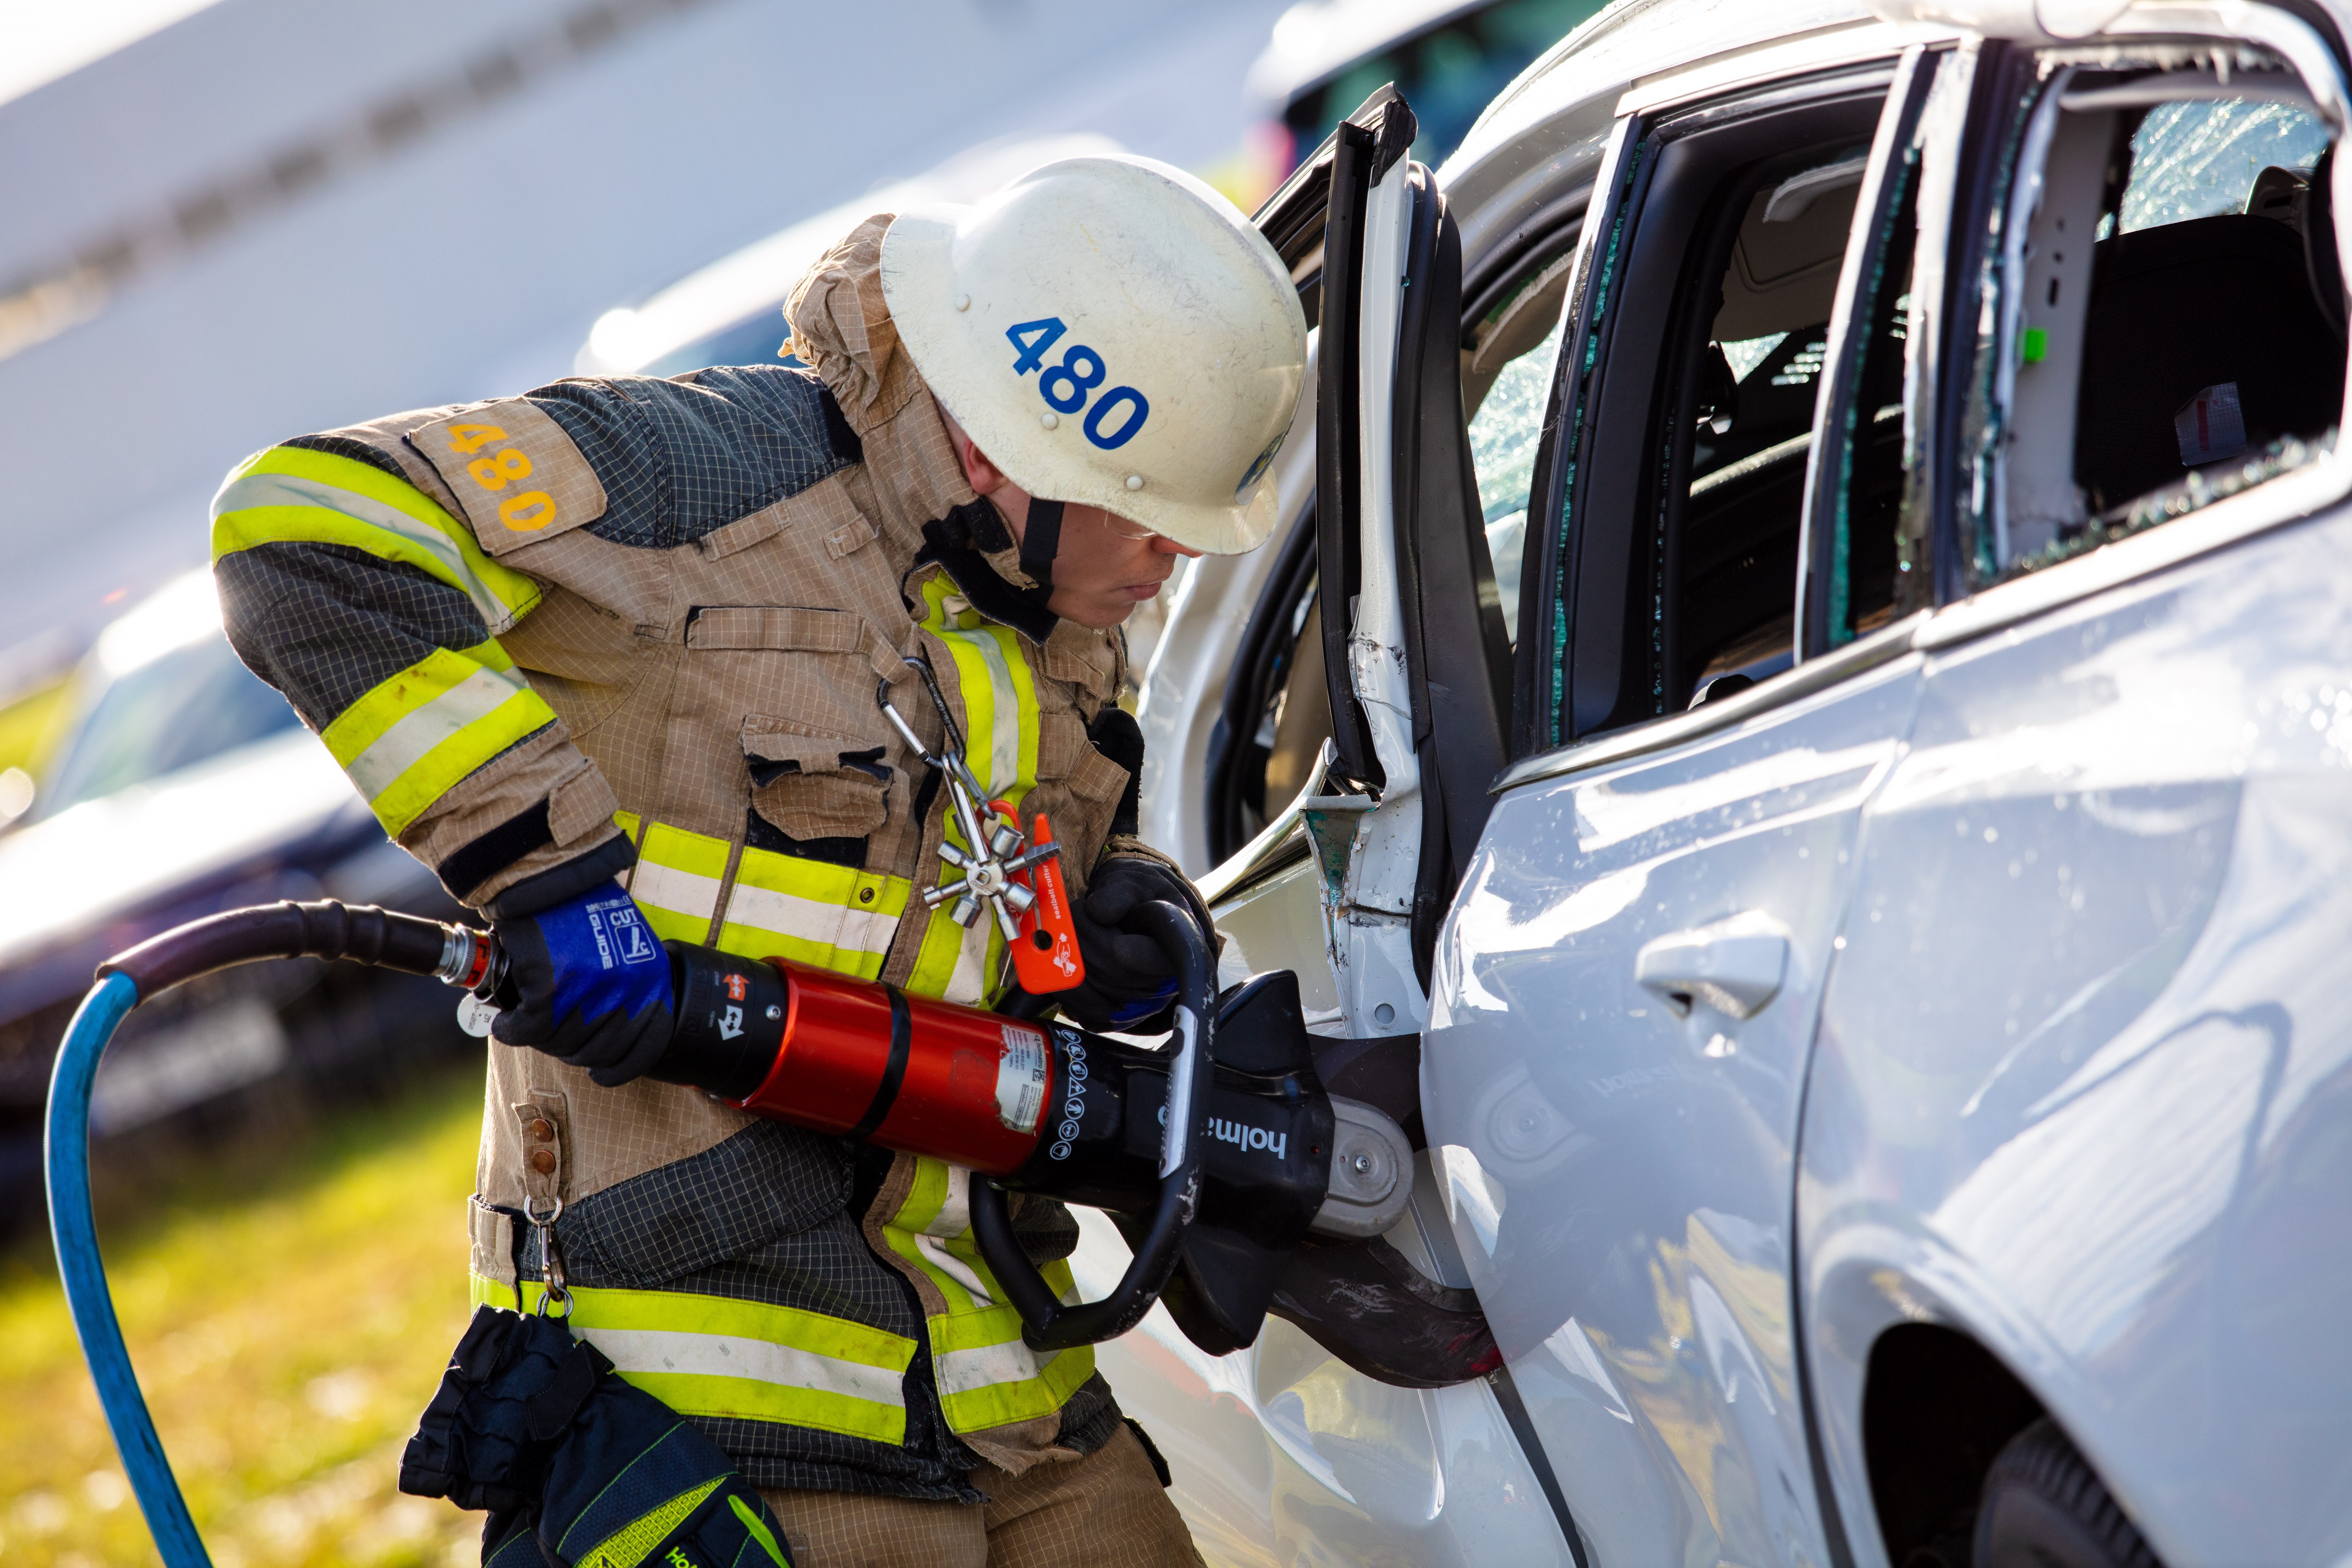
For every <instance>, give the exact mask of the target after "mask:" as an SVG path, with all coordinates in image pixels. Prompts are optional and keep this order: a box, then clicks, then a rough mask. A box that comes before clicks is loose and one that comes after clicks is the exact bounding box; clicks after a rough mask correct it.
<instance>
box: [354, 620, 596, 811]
mask: <svg viewBox="0 0 2352 1568" xmlns="http://www.w3.org/2000/svg"><path fill="white" fill-rule="evenodd" d="M554 721H555V710H553V709H551V708H550V707H549V706H548V705H547V703H546V701H545V700H543V699H542V698H541V696H540V695H539V693H537V692H535V691H533V690H532V689H530V684H529V683H528V682H526V681H525V680H524V679H523V678H522V677H521V675H520V674H519V673H517V672H516V670H515V668H514V661H513V660H511V659H509V658H508V657H507V656H506V653H505V651H504V650H503V649H501V648H500V647H499V646H498V644H496V643H495V642H486V643H482V644H480V645H478V646H477V647H471V648H468V649H467V650H466V651H465V652H464V653H452V652H450V651H449V650H448V649H446V648H436V649H434V650H433V652H432V653H430V654H429V655H427V656H426V657H425V658H424V659H423V660H422V661H420V662H418V663H416V664H414V665H411V666H410V667H409V668H406V669H404V670H402V671H401V672H400V673H399V674H398V675H395V676H394V677H393V678H392V679H389V680H386V681H383V682H382V683H381V684H379V685H378V686H376V687H375V688H374V689H373V690H370V691H369V692H367V693H366V694H365V695H364V696H362V697H361V698H360V699H359V700H358V701H356V702H353V703H352V705H351V706H350V707H348V708H346V709H344V710H342V712H341V713H340V714H337V715H336V717H335V720H334V721H333V722H332V723H331V724H329V725H328V726H327V727H326V729H325V730H324V731H320V739H322V740H324V741H325V742H327V749H328V750H329V751H330V752H333V753H334V757H335V761H336V762H337V763H341V765H342V769H343V771H344V772H345V773H348V774H350V775H351V779H352V784H355V785H357V786H358V788H359V792H360V794H361V795H362V797H364V798H365V799H366V801H367V803H368V805H369V806H370V807H371V808H373V810H374V812H375V815H376V820H377V821H379V822H381V823H383V829H384V831H385V832H386V833H389V834H391V835H392V836H394V837H399V836H400V834H401V833H402V832H403V831H404V830H405V829H406V828H407V826H408V825H409V824H410V823H412V822H414V821H415V820H416V818H417V816H418V815H419V814H420V813H422V812H423V811H424V810H425V807H427V806H429V805H432V804H433V803H434V802H435V801H436V800H438V799H440V798H441V796H442V795H445V794H446V793H447V792H448V790H449V789H450V787H451V786H452V785H454V784H457V781H458V780H460V779H462V778H464V777H465V776H466V775H467V773H472V772H473V771H474V770H475V769H476V768H478V767H480V766H481V765H482V764H483V763H487V762H488V761H489V760H490V759H491V758H492V757H495V756H497V755H498V754H499V752H503V751H505V750H506V749H507V748H508V747H509V746H511V745H513V744H514V743H515V742H518V741H520V740H521V739H522V738H523V737H524V736H526V735H529V734H530V733H531V732H532V731H536V730H539V729H541V728H544V727H545V726H547V725H549V724H551V723H553V722H554Z"/></svg>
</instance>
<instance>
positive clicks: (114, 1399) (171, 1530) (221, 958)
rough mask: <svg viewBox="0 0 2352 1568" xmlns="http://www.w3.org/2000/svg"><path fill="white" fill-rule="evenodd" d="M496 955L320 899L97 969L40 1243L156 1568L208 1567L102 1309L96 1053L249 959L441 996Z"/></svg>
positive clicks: (468, 941)
mask: <svg viewBox="0 0 2352 1568" xmlns="http://www.w3.org/2000/svg"><path fill="white" fill-rule="evenodd" d="M494 952H495V950H494V948H493V947H492V946H491V944H489V943H488V942H486V941H484V940H483V939H482V937H481V936H480V935H479V934H478V933H477V932H474V931H467V929H466V928H465V927H463V926H454V925H443V924H442V923H440V922H439V921H428V920H421V919H419V918H417V917H416V916H415V915H403V914H394V913H393V912H391V911H390V910H379V909H373V908H367V907H361V908H357V909H352V908H346V907H345V906H343V905H341V904H339V903H334V902H331V901H328V902H321V903H314V904H295V903H281V904H267V905H261V906H258V907H257V908H254V909H248V910H230V911H229V912H228V913H226V914H220V915H215V916H213V917H211V918H210V919H208V920H202V921H194V922H193V923H191V924H188V925H184V926H181V927H179V928H178V929H176V930H173V931H166V932H164V933H163V935H162V936H159V937H156V938H154V939H153V940H152V941H150V942H142V943H140V944H139V945H138V946H137V947H134V948H132V949H131V950H130V951H129V952H123V953H120V954H118V955H116V956H115V957H113V958H110V959H109V960H107V962H106V963H102V964H100V965H99V969H98V974H99V979H98V984H96V985H94V986H92V987H91V988H90V991H89V994H88V995H87V996H85V997H83V998H82V1003H81V1006H80V1007H79V1009H77V1010H76V1011H75V1013H74V1016H73V1022H72V1023H71V1024H70V1025H68V1026H67V1028H66V1037H65V1041H64V1043H63V1044H62V1045H61V1046H59V1047H58V1060H57V1066H56V1067H55V1068H54V1069H52V1071H51V1073H50V1076H49V1107H48V1122H47V1129H46V1132H45V1137H44V1149H43V1153H44V1158H45V1160H46V1162H47V1175H48V1188H49V1234H50V1236H51V1237H52V1239H54V1240H55V1242H56V1244H57V1249H58V1278H59V1279H60V1280H61V1281H62V1282H63V1283H64V1286H65V1292H66V1306H67V1310H68V1311H70V1312H71V1313H72V1315H73V1324H74V1332H75V1334H76V1335H78V1336H79V1338H80V1340H81V1351H82V1356H83V1359H84V1360H86V1361H88V1362H89V1373H90V1379H91V1381H92V1382H94V1383H95V1384H97V1385H98V1399H99V1404H100V1406H101V1407H102V1408H104V1410H105V1412H106V1424H107V1426H108V1427H109V1428H110V1430H111V1431H112V1432H113V1434H114V1446H115V1447H116V1448H117V1449H118V1450H119V1451H120V1452H121V1455H122V1468H123V1471H124V1473H125V1474H126V1475H127V1476H128V1477H129V1478H130V1480H131V1492H132V1494H133V1495H134V1496H136V1497H137V1498H138V1499H139V1508H140V1511H142V1513H144V1514H145V1515H146V1516H147V1528H148V1530H149V1531H151V1532H152V1533H153V1535H154V1537H155V1545H156V1547H157V1549H158V1550H159V1551H160V1552H162V1553H163V1562H164V1564H165V1568H211V1564H212V1559H211V1557H210V1556H208V1555H207V1554H206V1553H205V1543H204V1542H203V1540H202V1539H201V1538H199V1537H198V1536H197V1534H196V1525H195V1521H194V1519H192V1518H191V1517H190V1516H189V1513H188V1504H187V1500H186V1499H185V1498H184V1497H182V1496H181V1494H180V1483H179V1481H178V1479H176V1478H175V1477H174V1476H173V1474H172V1465H171V1461H170V1460H168V1459H167V1458H164V1456H163V1442H162V1440H161V1439H160V1438H158V1437H157V1436H156V1435H155V1421H154V1417H153V1416H152V1415H150V1414H149V1413H148V1409H147V1400H146V1397H145V1395H143V1394H142V1393H141V1392H140V1390H139V1377H138V1374H137V1373H135V1372H133V1371H132V1370H131V1352H130V1349H129V1347H128V1346H126V1345H125V1344H124V1343H123V1341H122V1325H121V1322H120V1321H117V1320H116V1318H115V1315H114V1297H113V1294H112V1292H110V1290H109V1289H107V1284H106V1264H105V1261H104V1259H103V1258H101V1257H100V1253H99V1249H98V1224H97V1220H96V1217H95V1215H93V1213H92V1211H91V1207H90V1194H89V1098H90V1089H91V1087H92V1086H93V1085H94V1084H95V1083H96V1082H97V1079H98V1063H99V1058H100V1057H101V1056H103V1055H104V1054H105V1052H106V1044H107V1042H108V1041H109V1040H110V1039H111V1038H113V1037H114V1031H115V1028H116V1026H119V1025H120V1024H121V1022H122V1020H123V1018H124V1017H125V1016H128V1015H129V1014H130V1012H131V1009H132V1008H133V1007H136V1006H137V1005H139V1004H140V1003H142V1002H145V1001H150V1000H152V999H153V998H154V997H155V996H157V995H159V994H162V993H163V991H165V990H167V989H168V988H170V987H171V986H173V985H176V984H179V983H180V982H181V981H183V980H192V979H194V978H195V977H196V976H197V975H200V974H210V973H213V972H214V971H215V970H219V969H226V968H228V967H229V966H230V965H232V964H237V963H250V962H252V961H253V960H255V959H262V958H327V959H335V958H351V959H356V960H358V961H359V962H361V963H372V964H375V965H377V966H378V967H380V968H384V969H397V970H403V971H405V972H406V973H411V974H430V975H435V976H436V977H438V978H440V979H442V980H446V981H448V982H450V983H451V984H478V983H480V982H481V981H482V980H483V979H484V978H485V977H486V976H487V974H488V970H489V969H490V967H491V964H492V959H493V954H494ZM488 978H491V979H493V980H495V978H496V977H495V976H488Z"/></svg>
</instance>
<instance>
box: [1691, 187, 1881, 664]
mask: <svg viewBox="0 0 2352 1568" xmlns="http://www.w3.org/2000/svg"><path fill="white" fill-rule="evenodd" d="M1865 152H1866V149H1864V148H1863V147H1859V146H1856V145H1853V144H1852V143H1836V144H1829V145H1822V146H1816V147H1812V148H1809V149H1806V150H1804V151H1802V152H1800V153H1792V154H1790V155H1787V156H1783V157H1780V158H1777V159H1774V160H1771V161H1770V162H1769V163H1765V164H1763V165H1760V166H1758V167H1755V168H1752V169H1751V170H1749V171H1748V173H1747V174H1745V175H1743V176H1742V177H1740V178H1739V179H1738V180H1736V181H1735V182H1733V183H1732V184H1730V185H1729V186H1728V187H1727V189H1726V190H1725V192H1724V195H1723V203H1722V211H1721V216H1719V217H1718V219H1717V221H1718V223H1731V222H1735V221H1736V224H1737V226H1736V229H1735V230H1734V232H1733V233H1732V235H1731V237H1730V244H1729V253H1728V258H1727V260H1726V261H1725V262H1724V263H1723V264H1722V265H1721V267H1720V269H1719V270H1714V269H1713V268H1712V266H1711V265H1710V262H1709V261H1708V260H1706V259H1703V260H1701V261H1700V262H1699V265H1701V266H1706V267H1708V268H1709V270H1710V271H1712V272H1713V276H1712V277H1711V278H1710V279H1709V282H1710V283H1711V284H1712V289H1713V292H1712V294H1711V295H1709V294H1708V293H1706V292H1705V290H1704V287H1702V289H1700V290H1699V291H1698V292H1697V293H1696V298H1695V299H1694V300H1693V308H1692V309H1691V310H1687V311H1685V315H1684V318H1683V319H1684V320H1685V321H1687V322H1689V323H1690V325H1689V326H1687V327H1686V328H1685V331H1686V332H1690V333H1694V334H1695V333H1697V332H1700V331H1704V333H1705V334H1706V336H1705V339H1704V341H1703V342H1701V343H1699V344H1698V345H1697V350H1696V370H1695V373H1693V374H1687V375H1686V376H1685V379H1684V382H1683V384H1682V385H1681V388H1680V395H1679V400H1678V402H1677V404H1676V407H1675V415H1674V416H1673V419H1672V422H1671V425H1670V426H1669V433H1670V435H1671V437H1672V441H1673V443H1674V451H1673V453H1672V454H1671V455H1670V457H1669V461H1670V462H1671V463H1672V464H1673V468H1672V469H1671V470H1670V472H1672V473H1673V474H1675V476H1677V477H1676V478H1675V479H1669V480H1668V483H1669V485H1671V486H1673V487H1674V488H1675V489H1679V490H1680V492H1681V494H1680V498H1679V499H1680V502H1681V504H1680V505H1679V507H1677V506H1675V505H1673V504H1662V505H1661V508H1660V519H1661V524H1662V527H1663V528H1664V529H1665V530H1667V531H1670V532H1671V535H1672V536H1671V537H1668V538H1665V539H1664V540H1662V541H1661V545H1662V548H1661V549H1660V550H1659V552H1658V555H1659V558H1660V561H1661V566H1660V573H1661V577H1662V580H1663V582H1664V584H1667V586H1668V591H1667V592H1665V593H1662V594H1661V595H1660V597H1659V606H1660V614H1661V615H1665V616H1671V621H1670V622H1669V626H1668V628H1667V629H1668V630H1669V631H1670V633H1671V635H1668V636H1662V637H1660V638H1659V642H1660V646H1661V650H1662V653H1665V654H1666V655H1667V657H1666V658H1664V663H1665V664H1666V665H1667V667H1668V668H1665V669H1664V672H1663V680H1662V685H1663V688H1664V695H1665V697H1666V702H1667V705H1668V706H1671V707H1673V708H1681V707H1685V706H1688V705H1690V704H1691V703H1692V702H1694V701H1696V700H1700V699H1701V698H1703V697H1704V696H1706V695H1708V694H1711V693H1712V694H1717V695H1720V694H1721V693H1722V692H1725V691H1728V690H1730V689H1736V688H1737V687H1740V686H1745V685H1748V684H1750V683H1752V682H1754V681H1757V680H1761V679H1765V678H1766V677H1768V676H1771V675H1775V674H1778V673H1779V672H1780V671H1781V670H1783V669H1786V668H1789V666H1790V663H1791V662H1792V658H1793V655H1794V646H1793V637H1794V629H1795V612H1796V598H1795V584H1796V563H1797V547H1798V538H1799V521H1800V513H1801V508H1802V503H1803V500H1804V486H1805V467H1806V460H1807V458H1808V457H1809V455H1810V454H1811V449H1812V445H1813V438H1814V432H1813V416H1814V407H1815V403H1816V400H1817V394H1818V392H1819V384H1820V381H1821V376H1822V364H1823V360H1824V356H1825V355H1826V354H1827V353H1828V348H1829V320H1830V311H1831V306H1832V302H1833V300H1834V298H1835V295H1836V291H1837V279H1838V272H1839V269H1840V267H1841V266H1842V264H1843V260H1844V256H1845V247H1846V238H1847V234H1848V231H1849V229H1850V228H1851V227H1852V226H1853V210H1854V199H1855V196H1856V194H1857V192H1858V190H1859V188H1860V186H1861V184H1862V177H1863V174H1864V169H1865V167H1866V164H1867V158H1866V156H1865ZM1716 243H1717V245H1718V246H1719V245H1720V244H1721V243H1722V242H1721V240H1720V239H1718V240H1717V242H1716ZM1693 253H1694V256H1695V257H1700V258H1709V257H1711V255H1712V254H1715V253H1714V252H1711V251H1710V247H1707V246H1706V245H1705V244H1704V243H1701V244H1698V245H1696V246H1695V247H1694V251H1693ZM1895 330H1896V331H1899V328H1897V329H1895ZM1897 341H1898V343H1899V338H1898V340H1897ZM1670 353H1689V350H1688V348H1687V347H1686V346H1682V345H1677V347H1676V348H1675V349H1674V350H1670ZM1900 384H1901V368H1900V350H1899V347H1898V349H1897V351H1896V370H1895V396H1881V397H1879V399H1878V401H1879V402H1882V403H1894V402H1896V401H1898V399H1899V392H1900ZM1879 390H1880V391H1882V392H1883V391H1884V390H1885V389H1884V388H1881V389H1879ZM1872 407H1873V409H1874V410H1875V407H1876V405H1875V404H1874V405H1872ZM1874 436H1877V437H1885V438H1892V439H1899V437H1900V430H1899V422H1898V421H1894V420H1889V421H1886V422H1885V425H1884V427H1883V428H1878V427H1875V426H1874ZM1866 445H1870V443H1866ZM1872 449H1873V450H1874V449H1875V447H1874V445H1873V447H1872ZM1677 521H1678V522H1679V528H1678V529H1677V528H1676V527H1675V525H1676V523H1677ZM1890 522H1891V514H1890ZM1885 535H1886V546H1887V547H1886V548H1885V550H1884V551H1878V552H1869V553H1868V554H1867V556H1866V558H1865V559H1864V560H1861V561H1857V562H1856V563H1854V566H1853V570H1854V571H1855V572H1856V574H1858V575H1859V577H1860V578H1862V579H1863V585H1862V590H1861V592H1860V594H1859V601H1860V602H1861V604H1862V608H1861V611H1860V614H1861V616H1862V619H1863V620H1864V621H1865V622H1867V621H1870V620H1871V619H1872V618H1873V617H1874V616H1875V617H1879V618H1883V616H1884V614H1885V609H1886V607H1887V605H1890V604H1891V602H1892V578H1893V569H1894V562H1893V550H1892V539H1893V532H1892V529H1891V526H1890V527H1889V528H1887V529H1886V530H1885ZM1882 554H1883V555H1884V556H1885V559H1884V560H1881V559H1879V558H1878V557H1879V556H1880V555H1882ZM1669 599H1670V600H1671V606H1670V607H1669ZM1881 601H1885V602H1884V603H1882V602H1881ZM1726 677H1738V678H1740V679H1738V680H1736V681H1724V678H1726ZM1718 681H1724V684H1723V685H1722V686H1721V687H1720V688H1718V687H1717V682H1718Z"/></svg>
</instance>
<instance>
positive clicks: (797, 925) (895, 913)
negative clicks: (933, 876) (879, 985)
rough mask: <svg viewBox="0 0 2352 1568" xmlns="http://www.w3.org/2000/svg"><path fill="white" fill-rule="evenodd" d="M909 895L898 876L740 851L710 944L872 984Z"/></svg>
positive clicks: (907, 886) (751, 850)
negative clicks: (731, 886) (715, 940)
mask: <svg viewBox="0 0 2352 1568" xmlns="http://www.w3.org/2000/svg"><path fill="white" fill-rule="evenodd" d="M911 891H912V884H910V883H909V882H908V880H907V879H905V878H903V877H890V876H885V875H882V874H880V873H877V872H872V871H855V870H852V869H850V868H848V867H846V866H833V865H828V864H826V863H825V862H824V861H822V860H809V859H804V858H801V857H799V856H796V855H778V854H775V853H773V852H772V851H770V850H766V849H754V848H750V847H746V848H745V849H744V851H743V858H742V861H741V863H740V865H738V866H737V867H736V868H735V890H734V891H733V892H732V893H730V894H729V895H728V898H727V918H726V919H725V920H724V921H721V922H720V924H719V943H718V945H719V946H720V947H722V948H724V949H725V950H727V951H728V952H739V953H741V954H742V955H743V956H745V957H746V958H788V959H791V960H792V961H793V963H806V964H812V965H814V966H815V967H817V968H820V969H830V970H833V971H834V972H835V973H841V974H849V975H855V976H856V978H858V979H860V980H872V979H874V978H875V977H876V976H877V975H879V974H880V973H882V961H883V959H884V958H885V957H887V955H888V953H889V952H890V938H891V936H892V934H893V933H894V932H896V931H898V918H899V916H901V915H903V914H905V913H906V911H907V897H908V893H909V892H911Z"/></svg>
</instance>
